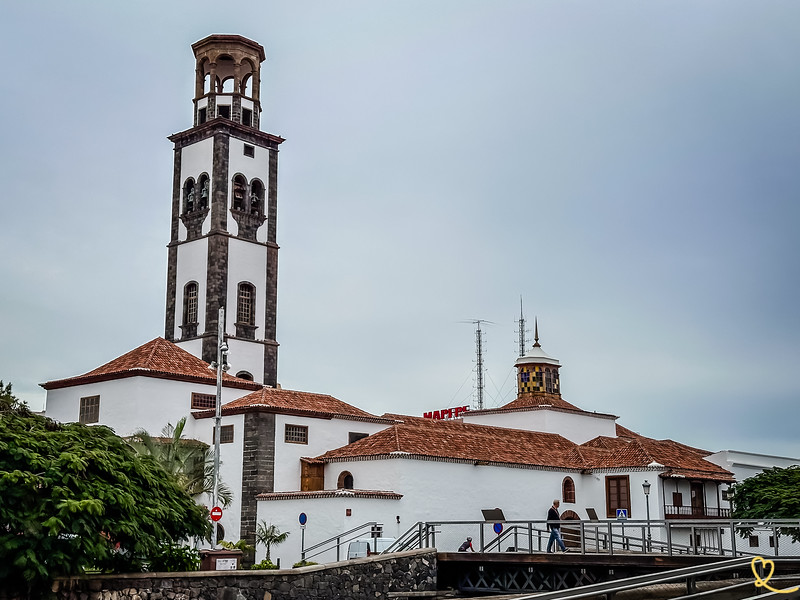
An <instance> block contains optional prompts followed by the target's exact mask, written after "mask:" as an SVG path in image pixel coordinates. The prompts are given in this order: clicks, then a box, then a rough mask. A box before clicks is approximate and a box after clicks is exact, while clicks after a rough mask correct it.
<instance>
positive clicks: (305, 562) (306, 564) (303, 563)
mask: <svg viewBox="0 0 800 600" xmlns="http://www.w3.org/2000/svg"><path fill="white" fill-rule="evenodd" d="M316 564H319V563H315V562H314V561H313V560H301V561H300V562H296V563H294V564H293V565H292V567H293V568H295V569H296V568H297V567H310V566H311V565H316Z"/></svg>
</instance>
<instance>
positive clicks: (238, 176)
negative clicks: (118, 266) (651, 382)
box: [42, 35, 734, 563]
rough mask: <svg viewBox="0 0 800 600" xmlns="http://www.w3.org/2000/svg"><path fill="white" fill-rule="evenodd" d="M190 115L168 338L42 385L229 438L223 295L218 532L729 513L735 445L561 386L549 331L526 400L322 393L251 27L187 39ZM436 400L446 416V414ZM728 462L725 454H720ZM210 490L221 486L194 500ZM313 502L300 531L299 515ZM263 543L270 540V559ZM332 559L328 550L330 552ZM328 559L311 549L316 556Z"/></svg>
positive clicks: (202, 436)
mask: <svg viewBox="0 0 800 600" xmlns="http://www.w3.org/2000/svg"><path fill="white" fill-rule="evenodd" d="M192 49H193V51H194V55H195V58H196V86H195V92H194V100H193V108H194V110H193V114H194V117H193V125H192V127H191V128H190V129H187V130H186V131H183V132H180V133H177V134H174V135H172V136H171V137H170V138H169V139H170V140H171V141H172V142H173V143H174V145H175V158H174V174H173V193H172V221H171V223H172V227H171V239H170V241H169V244H168V262H167V301H166V327H165V334H164V337H163V338H162V337H158V338H155V339H153V340H151V341H149V342H147V343H146V344H144V345H142V346H140V347H139V348H136V349H134V350H131V351H130V352H128V353H127V354H124V355H123V356H120V357H118V358H115V359H114V360H111V361H110V362H108V363H106V364H105V365H102V366H100V367H98V368H96V369H94V370H92V371H88V372H86V373H84V374H82V375H78V376H75V377H71V378H68V379H62V380H57V381H49V382H47V383H44V384H42V385H43V387H44V388H45V389H46V390H47V403H46V415H47V416H48V417H51V418H53V419H55V420H58V421H64V422H66V421H79V422H82V423H87V424H92V423H98V424H104V425H108V426H110V427H112V428H113V429H114V430H115V431H116V432H117V434H119V435H121V436H129V435H131V434H132V433H133V432H134V431H136V430H138V429H142V428H143V429H146V430H147V431H149V432H151V433H156V432H160V431H161V429H162V428H163V427H164V426H165V425H167V423H171V424H173V425H174V424H175V423H176V422H177V421H178V420H179V419H181V418H183V417H187V424H186V428H185V430H184V433H185V435H186V436H187V437H188V438H193V439H197V440H200V441H202V442H205V443H207V444H209V445H213V443H214V415H215V400H216V373H215V371H214V370H211V369H209V363H210V362H211V361H212V360H216V356H217V348H218V342H217V329H218V322H217V320H218V316H217V315H218V314H219V309H220V308H226V309H227V318H226V322H225V323H224V324H223V327H224V333H225V341H226V343H227V345H228V346H229V348H230V354H229V356H230V362H231V365H230V366H231V369H230V371H229V372H228V373H226V374H225V375H224V376H223V378H222V394H221V398H222V428H221V432H220V440H219V441H220V459H221V464H222V466H221V478H222V479H223V480H224V481H225V483H226V484H227V485H228V486H229V487H230V488H231V489H232V490H233V491H234V501H233V504H232V505H231V506H230V507H228V508H227V509H226V510H225V511H224V514H223V517H222V520H221V521H220V524H221V526H222V529H221V530H220V531H224V534H223V536H222V537H224V539H225V540H228V541H234V542H235V541H237V540H239V539H244V540H247V541H248V542H250V543H253V541H254V539H255V529H256V525H257V523H259V522H260V521H262V520H263V521H266V522H268V523H274V524H275V525H277V526H278V527H279V528H280V530H281V531H288V532H289V533H290V534H291V535H290V536H289V538H288V540H287V542H286V543H284V544H282V545H281V546H279V547H278V548H277V549H275V551H274V553H275V554H277V555H278V556H281V557H282V558H283V561H284V563H290V562H294V561H297V560H299V559H300V555H301V547H300V545H301V537H304V538H305V540H304V541H305V546H306V547H308V546H310V545H313V544H314V543H316V542H319V541H322V540H324V539H327V538H330V537H332V536H335V535H337V534H338V533H341V532H343V531H346V530H349V529H352V528H354V527H356V526H358V525H360V524H362V523H365V522H369V521H376V522H379V523H382V524H383V535H384V536H387V537H397V536H399V535H400V534H402V533H403V532H404V531H406V530H407V529H408V528H409V527H411V526H412V525H413V524H414V523H416V522H418V521H427V520H470V521H474V520H479V519H481V510H482V509H487V508H495V507H500V508H502V510H503V511H504V514H505V517H506V518H507V519H509V520H527V519H543V518H544V516H545V515H546V511H547V508H548V507H549V506H550V504H551V502H552V500H553V499H554V498H559V499H560V500H561V510H562V511H563V513H564V518H566V519H584V520H585V519H587V518H590V513H589V512H588V511H587V509H589V508H591V509H594V512H596V514H597V516H598V517H599V518H600V519H605V518H614V517H615V516H616V511H617V509H620V508H623V509H626V510H627V514H628V516H629V518H631V519H644V518H645V496H644V494H643V493H642V484H643V483H644V482H645V480H647V481H648V482H649V483H650V484H651V485H652V492H651V493H650V500H651V506H650V508H651V510H652V515H651V517H652V519H654V520H663V519H686V518H724V517H727V516H728V515H729V505H728V502H727V501H726V500H725V499H724V496H725V494H724V492H725V491H726V489H727V488H728V486H729V485H730V484H731V483H732V482H733V481H734V475H733V474H732V472H731V470H729V469H728V468H726V466H725V465H726V463H725V461H724V459H717V460H716V462H715V461H714V460H711V458H713V457H711V458H710V454H711V453H710V452H707V451H703V450H700V449H696V448H691V447H689V446H686V445H684V444H680V443H678V442H675V441H672V440H654V439H650V438H646V437H643V436H641V435H638V434H636V433H634V432H632V431H630V430H628V429H626V428H624V427H622V426H621V425H620V424H619V423H617V417H616V416H614V415H612V414H601V413H596V412H587V411H584V410H581V409H580V408H579V407H578V406H576V405H573V404H571V403H570V402H567V401H566V400H565V399H563V398H562V397H561V392H560V375H559V369H560V363H559V361H558V360H556V359H554V358H552V357H550V356H548V355H547V354H545V352H544V351H543V350H542V347H541V345H540V343H539V339H538V331H537V337H536V341H535V343H534V345H533V347H532V348H531V349H530V350H529V351H528V352H527V353H526V354H525V355H524V356H522V357H520V358H519V359H518V360H517V361H516V368H517V390H518V393H517V397H516V399H515V400H513V401H512V402H510V403H508V404H506V405H505V406H502V407H500V408H496V409H491V410H469V411H465V412H461V411H458V414H457V416H456V415H452V417H451V418H444V419H441V418H440V419H433V418H424V417H421V416H408V415H394V414H391V415H388V414H387V415H373V414H370V413H368V412H366V411H364V410H361V409H359V408H357V407H355V406H352V405H350V404H347V403H346V402H344V401H342V400H339V399H336V398H333V397H331V396H328V395H325V394H321V393H310V392H304V391H293V390H286V389H281V387H280V386H279V385H278V376H277V355H278V343H277V341H276V339H275V331H276V301H277V263H278V258H277V257H278V246H277V243H276V232H277V214H278V211H277V200H278V188H277V169H278V165H277V159H278V146H279V145H280V144H281V143H282V142H283V139H282V138H280V137H278V136H275V135H272V134H269V133H264V132H262V131H261V130H260V125H261V105H260V101H259V88H260V67H261V63H262V61H263V60H264V59H265V55H264V49H263V48H262V47H261V46H260V45H259V44H258V43H256V42H254V41H251V40H248V39H246V38H243V37H240V36H236V35H212V36H209V37H207V38H205V39H203V40H201V41H199V42H197V43H195V44H194V45H193V46H192ZM438 416H440V417H441V416H442V415H441V414H439V415H438ZM717 463H719V464H717ZM198 501H199V502H202V503H204V504H209V503H210V499H209V498H199V499H198ZM300 513H305V515H306V516H307V518H308V524H307V526H306V530H305V531H304V532H303V535H302V536H301V531H300V524H299V522H298V515H299V514H300ZM263 556H264V551H263V548H259V550H258V552H257V560H260V559H261V558H263ZM327 558H330V557H327ZM315 560H316V559H315Z"/></svg>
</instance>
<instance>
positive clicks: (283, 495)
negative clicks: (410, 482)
mask: <svg viewBox="0 0 800 600" xmlns="http://www.w3.org/2000/svg"><path fill="white" fill-rule="evenodd" d="M402 497H403V494H398V493H397V492H391V491H385V492H384V491H381V490H318V491H314V492H267V493H264V494H258V495H257V496H256V499H257V500H264V501H270V500H296V499H299V498H302V499H307V500H315V499H317V498H372V499H376V500H400V499H401V498H402Z"/></svg>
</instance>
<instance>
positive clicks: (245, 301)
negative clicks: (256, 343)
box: [236, 283, 256, 325]
mask: <svg viewBox="0 0 800 600" xmlns="http://www.w3.org/2000/svg"><path fill="white" fill-rule="evenodd" d="M255 292H256V291H255V288H254V287H253V286H252V285H251V284H249V283H240V284H239V294H238V299H237V302H236V322H237V323H242V324H245V325H254V324H255V310H254V309H253V305H254V301H255V295H256V293H255Z"/></svg>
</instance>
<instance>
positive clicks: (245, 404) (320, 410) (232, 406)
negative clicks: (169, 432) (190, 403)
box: [195, 387, 392, 424]
mask: <svg viewBox="0 0 800 600" xmlns="http://www.w3.org/2000/svg"><path fill="white" fill-rule="evenodd" d="M252 411H266V412H280V413H290V414H298V415H307V416H312V417H322V418H331V417H342V418H347V419H356V420H363V421H374V422H378V423H387V424H388V423H391V422H392V421H389V420H387V419H383V418H381V417H378V416H376V415H373V414H370V413H368V412H366V411H363V410H361V409H360V408H356V407H355V406H353V405H352V404H347V403H346V402H342V401H341V400H339V399H337V398H334V397H333V396H328V395H327V394H314V393H311V392H298V391H296V390H284V389H281V388H268V387H265V388H261V389H260V390H257V391H255V392H253V393H252V394H247V395H246V396H242V397H241V398H238V399H237V400H233V401H232V402H228V403H227V404H225V405H224V406H223V407H222V414H224V415H230V414H239V413H243V412H252ZM195 416H196V417H197V418H204V417H208V416H214V411H213V410H209V411H202V412H198V413H195Z"/></svg>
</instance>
